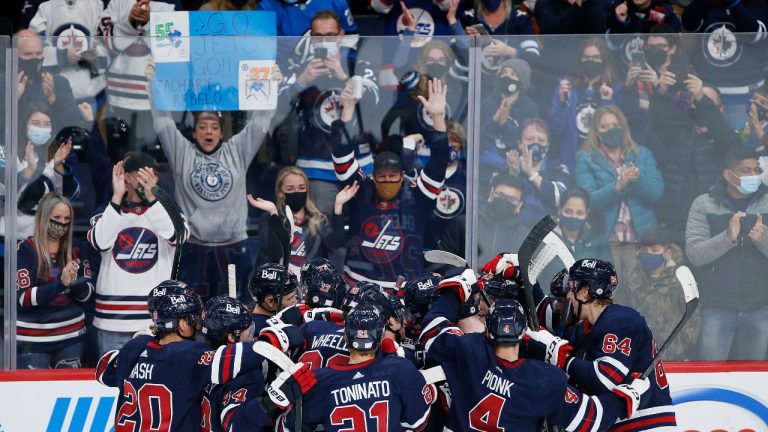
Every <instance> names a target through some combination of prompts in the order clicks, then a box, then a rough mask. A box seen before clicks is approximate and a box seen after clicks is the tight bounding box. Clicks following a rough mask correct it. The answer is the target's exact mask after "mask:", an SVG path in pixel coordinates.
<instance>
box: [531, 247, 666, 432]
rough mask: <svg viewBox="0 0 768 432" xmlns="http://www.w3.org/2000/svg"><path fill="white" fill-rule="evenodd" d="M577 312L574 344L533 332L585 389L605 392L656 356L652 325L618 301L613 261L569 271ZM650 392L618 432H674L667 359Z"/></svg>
mask: <svg viewBox="0 0 768 432" xmlns="http://www.w3.org/2000/svg"><path fill="white" fill-rule="evenodd" d="M568 278H569V282H568V285H569V291H568V300H570V302H571V309H572V310H571V313H572V314H574V317H576V318H577V319H578V320H579V321H581V322H582V324H580V325H578V326H577V327H576V328H575V334H574V335H573V338H572V340H571V343H569V342H568V341H567V340H564V339H560V338H558V337H555V336H553V335H552V334H550V333H549V332H548V331H546V330H541V331H530V332H529V335H530V336H531V338H532V339H534V340H536V341H539V342H541V343H543V344H544V345H545V346H546V347H547V350H546V356H545V360H547V361H549V362H550V363H552V364H554V365H557V366H559V367H561V368H563V369H564V370H565V371H566V372H567V373H568V376H569V377H570V378H571V380H572V382H573V383H575V385H577V386H579V388H581V389H583V390H584V391H585V392H587V393H589V394H592V395H601V394H604V393H606V392H610V391H611V389H612V388H614V386H616V385H617V384H620V383H622V382H624V381H626V380H627V377H628V376H630V375H631V374H632V373H639V372H642V371H644V370H645V369H646V368H647V367H648V366H649V365H650V364H651V360H652V359H653V357H654V356H655V355H656V342H655V341H654V339H653V334H652V333H651V330H650V329H649V328H648V325H647V324H646V322H645V318H643V317H642V316H641V315H640V314H639V313H637V311H635V310H634V309H632V308H629V307H626V306H621V305H617V304H613V301H612V300H611V295H612V294H613V291H614V290H615V289H616V287H617V285H618V279H617V277H616V271H615V270H614V268H613V265H612V264H611V263H609V262H607V261H603V260H599V259H593V258H590V259H582V260H579V261H576V262H575V263H574V264H573V266H571V268H570V270H569V272H568ZM649 379H650V385H651V387H650V390H649V391H648V394H647V396H646V397H644V398H643V404H642V405H641V406H640V410H639V411H638V412H637V413H636V414H635V415H633V416H632V417H631V418H629V419H627V420H625V421H622V422H619V423H617V424H616V426H614V428H613V429H611V430H614V431H621V432H636V431H647V430H653V431H670V432H671V431H674V430H676V428H675V425H676V420H675V411H674V409H673V407H672V400H671V398H670V394H669V385H668V383H667V376H666V374H665V372H664V366H663V365H662V362H661V361H659V363H658V364H657V365H656V370H655V373H654V374H652V375H651V376H650V377H649Z"/></svg>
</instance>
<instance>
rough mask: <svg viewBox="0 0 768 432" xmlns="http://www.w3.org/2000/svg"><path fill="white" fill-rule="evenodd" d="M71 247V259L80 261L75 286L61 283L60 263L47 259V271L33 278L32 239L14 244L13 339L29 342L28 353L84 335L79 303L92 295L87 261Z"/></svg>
mask: <svg viewBox="0 0 768 432" xmlns="http://www.w3.org/2000/svg"><path fill="white" fill-rule="evenodd" d="M80 250H81V249H80V248H79V247H73V248H72V259H73V260H77V259H80V260H81V261H80V270H79V272H78V275H77V276H78V279H76V282H77V283H76V284H73V285H70V286H68V287H66V286H64V284H62V283H61V279H60V275H61V263H58V262H57V261H56V257H55V256H52V257H51V261H52V262H51V264H52V268H51V272H50V274H49V275H48V276H47V277H44V278H43V277H38V275H37V260H38V256H37V251H36V250H35V244H34V241H33V239H32V237H30V238H27V239H26V240H24V241H22V242H20V243H19V245H18V251H17V260H18V270H17V271H16V301H17V310H18V312H17V321H16V325H17V328H16V334H17V336H16V340H18V341H19V342H22V343H31V344H33V345H30V347H28V348H27V349H28V350H31V351H34V352H39V351H54V350H57V349H60V348H61V347H64V346H67V345H69V344H71V343H73V342H75V341H77V340H80V339H82V338H83V336H84V335H85V315H84V313H83V308H82V307H81V306H80V304H82V303H84V302H86V301H88V299H89V298H90V297H91V295H92V294H93V284H92V283H91V281H92V279H91V266H90V260H88V259H87V258H85V257H82V256H81V255H80V253H79V252H80Z"/></svg>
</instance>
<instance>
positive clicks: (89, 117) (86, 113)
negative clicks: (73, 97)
mask: <svg viewBox="0 0 768 432" xmlns="http://www.w3.org/2000/svg"><path fill="white" fill-rule="evenodd" d="M77 109H79V110H80V115H81V116H83V120H85V121H87V122H92V121H93V119H94V118H95V117H94V115H93V107H91V104H89V103H88V102H83V103H81V104H79V105H78V106H77Z"/></svg>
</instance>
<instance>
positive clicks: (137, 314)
mask: <svg viewBox="0 0 768 432" xmlns="http://www.w3.org/2000/svg"><path fill="white" fill-rule="evenodd" d="M88 243H90V244H91V246H92V247H93V248H95V249H96V250H98V251H99V252H100V253H101V267H99V277H98V280H97V281H96V316H95V319H94V321H93V324H94V325H95V326H96V327H97V328H100V329H102V330H108V331H116V332H136V331H139V330H144V329H146V328H147V327H148V326H149V325H150V324H151V320H150V317H149V312H147V294H149V291H150V290H151V289H152V288H154V287H155V286H156V285H157V284H159V283H160V282H162V281H164V280H166V279H170V277H171V266H172V264H173V254H174V252H175V250H176V233H175V231H174V229H173V223H172V222H171V218H170V216H169V215H168V212H167V211H166V210H165V208H164V207H163V206H162V205H161V204H160V203H159V202H155V203H154V204H152V205H151V206H149V207H146V206H131V207H128V206H125V207H123V208H119V207H118V206H116V205H114V204H112V203H110V205H109V206H108V207H107V208H106V210H104V212H103V213H101V214H99V215H96V216H94V217H93V219H92V220H91V229H90V231H88Z"/></svg>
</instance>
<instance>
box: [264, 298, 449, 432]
mask: <svg viewBox="0 0 768 432" xmlns="http://www.w3.org/2000/svg"><path fill="white" fill-rule="evenodd" d="M384 321H385V320H384V317H383V316H382V314H381V313H380V311H379V309H378V308H376V307H374V306H372V305H367V304H366V305H360V306H358V307H357V308H355V309H354V310H353V311H352V312H350V314H349V316H348V317H347V320H346V325H345V329H344V337H345V338H346V341H347V344H348V346H349V351H350V359H349V362H348V363H347V364H331V365H329V366H328V367H327V368H323V369H320V370H317V371H315V375H316V376H317V381H318V384H317V385H316V386H315V387H313V388H312V389H311V390H310V391H309V392H307V393H306V395H304V400H303V406H304V411H303V430H304V431H306V432H309V431H314V430H315V428H316V427H317V426H323V427H324V428H325V430H326V431H328V432H342V431H365V430H377V431H379V432H397V431H403V430H413V431H420V430H421V429H422V427H423V426H424V425H425V424H426V421H427V417H428V414H429V404H430V403H431V402H432V400H433V399H434V389H433V387H431V386H429V385H427V384H426V382H425V381H424V378H423V376H422V375H421V373H419V371H418V370H417V369H416V368H415V367H414V366H413V365H412V364H411V363H410V362H409V361H408V360H405V359H403V358H400V357H397V356H388V357H384V358H378V357H377V351H378V350H379V347H380V344H381V340H382V336H383V334H384V325H385V323H384ZM294 416H295V411H294V410H288V411H287V412H286V413H284V414H283V415H282V416H280V418H279V419H278V424H277V428H276V430H277V431H292V430H293V427H294V424H295V417H294Z"/></svg>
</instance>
